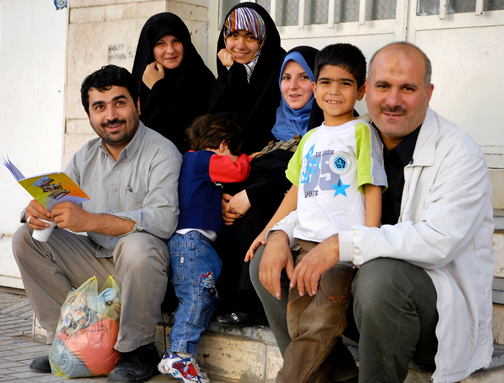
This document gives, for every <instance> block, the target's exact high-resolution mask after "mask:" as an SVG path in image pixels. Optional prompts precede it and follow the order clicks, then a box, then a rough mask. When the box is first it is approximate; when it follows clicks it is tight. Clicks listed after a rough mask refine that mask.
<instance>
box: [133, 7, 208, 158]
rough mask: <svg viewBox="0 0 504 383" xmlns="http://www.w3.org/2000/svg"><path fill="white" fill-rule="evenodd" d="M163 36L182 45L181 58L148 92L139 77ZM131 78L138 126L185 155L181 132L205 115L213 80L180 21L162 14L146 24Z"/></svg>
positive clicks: (169, 15) (185, 145) (183, 133)
mask: <svg viewBox="0 0 504 383" xmlns="http://www.w3.org/2000/svg"><path fill="white" fill-rule="evenodd" d="M165 35H173V36H175V37H177V38H178V39H179V40H180V41H181V42H182V45H183V46H184V56H183V58H182V62H181V63H180V65H179V66H178V67H177V68H175V69H166V68H165V70H164V73H165V77H164V79H162V80H159V81H158V82H156V83H155V84H154V86H153V87H152V89H149V88H147V86H146V85H145V84H144V83H143V81H142V76H143V74H144V71H145V68H146V67H147V65H148V64H150V63H152V62H154V61H155V60H154V54H153V49H154V46H155V44H156V43H157V42H158V41H159V39H160V38H161V37H163V36H165ZM133 76H134V77H135V79H136V81H137V84H138V89H139V94H140V107H141V110H140V111H141V115H140V119H141V120H142V122H143V123H144V124H145V125H146V126H148V127H149V128H151V129H154V130H155V131H157V132H159V133H161V134H162V135H163V136H165V137H166V138H168V139H169V140H171V141H172V142H173V143H174V144H175V145H176V146H177V148H178V149H179V150H180V152H182V153H184V152H186V151H187V150H188V148H189V147H188V145H187V143H186V142H185V129H186V128H187V126H189V125H190V124H191V123H192V122H193V121H194V119H195V118H196V117H199V116H201V115H203V114H205V112H206V109H207V107H208V102H209V99H210V94H211V92H212V89H213V86H214V83H215V77H214V75H213V74H212V72H211V71H210V69H208V68H207V66H206V65H205V63H204V62H203V60H202V58H201V56H200V55H199V54H198V52H197V51H196V48H195V47H194V45H193V44H192V42H191V35H190V33H189V30H188V29H187V27H186V25H185V24H184V22H183V21H182V20H181V19H180V17H178V16H177V15H175V14H173V13H169V12H164V13H158V14H157V15H154V16H152V17H151V18H150V19H149V20H147V22H146V23H145V25H144V26H143V28H142V31H141V32H140V38H139V40H138V47H137V51H136V55H135V62H134V64H133Z"/></svg>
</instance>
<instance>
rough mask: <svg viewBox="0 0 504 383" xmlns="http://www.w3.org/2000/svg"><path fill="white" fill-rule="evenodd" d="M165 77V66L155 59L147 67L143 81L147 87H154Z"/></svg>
mask: <svg viewBox="0 0 504 383" xmlns="http://www.w3.org/2000/svg"><path fill="white" fill-rule="evenodd" d="M164 77H165V74H164V67H163V66H162V65H161V64H160V63H158V62H157V61H154V62H153V63H150V64H149V65H147V67H146V68H145V71H144V74H143V76H142V81H143V83H144V84H145V86H146V87H147V88H149V89H152V87H153V86H154V84H155V83H156V82H158V81H159V80H162V79H163V78H164Z"/></svg>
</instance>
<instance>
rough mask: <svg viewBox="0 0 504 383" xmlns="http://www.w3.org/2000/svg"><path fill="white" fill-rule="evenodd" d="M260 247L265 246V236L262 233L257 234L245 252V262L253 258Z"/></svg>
mask: <svg viewBox="0 0 504 383" xmlns="http://www.w3.org/2000/svg"><path fill="white" fill-rule="evenodd" d="M261 245H266V234H263V233H261V234H259V235H258V236H257V237H256V239H254V241H253V242H252V244H251V245H250V247H249V249H248V250H247V254H245V262H248V261H250V260H251V259H252V258H254V254H255V252H256V250H257V249H259V246H261Z"/></svg>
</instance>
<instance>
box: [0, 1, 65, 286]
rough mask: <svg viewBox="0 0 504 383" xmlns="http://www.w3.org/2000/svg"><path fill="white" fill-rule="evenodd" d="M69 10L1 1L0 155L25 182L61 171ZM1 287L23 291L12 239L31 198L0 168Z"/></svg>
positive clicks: (42, 3)
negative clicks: (9, 161) (0, 214)
mask: <svg viewBox="0 0 504 383" xmlns="http://www.w3.org/2000/svg"><path fill="white" fill-rule="evenodd" d="M67 25H68V9H66V8H64V9H60V10H56V7H55V5H54V2H53V1H52V0H2V1H0V155H6V154H8V155H9V158H10V159H11V160H12V162H14V163H15V164H16V166H17V167H18V168H19V170H21V171H22V172H23V174H24V175H25V176H32V175H36V174H41V173H46V172H49V171H56V170H61V160H62V148H63V130H64V104H65V99H64V95H65V52H66V48H65V47H66V42H67ZM0 184H1V185H2V196H1V198H0V211H1V212H2V218H1V219H0V285H3V286H11V287H22V283H21V280H20V277H19V271H18V268H17V265H16V263H15V262H14V259H13V256H12V250H11V243H12V234H13V233H14V232H15V231H16V229H17V228H18V227H19V226H20V224H19V215H20V213H21V210H22V209H23V207H24V206H25V205H26V204H27V203H28V201H29V200H30V196H29V194H28V193H27V192H25V191H24V189H23V188H21V186H19V185H18V184H17V183H16V182H15V180H14V178H13V177H12V176H11V175H10V173H9V172H8V171H7V170H6V169H5V168H4V167H3V166H1V165H0Z"/></svg>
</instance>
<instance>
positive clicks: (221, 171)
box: [208, 154, 251, 183]
mask: <svg viewBox="0 0 504 383" xmlns="http://www.w3.org/2000/svg"><path fill="white" fill-rule="evenodd" d="M250 161H251V158H249V157H248V156H247V155H246V154H242V155H241V156H240V157H238V159H237V160H236V161H234V162H233V161H232V160H231V158H229V157H228V156H218V155H214V156H212V157H211V158H210V166H209V169H208V172H209V174H210V179H211V180H212V182H224V183H234V182H242V181H245V180H246V179H247V178H248V176H249V174H250Z"/></svg>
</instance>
